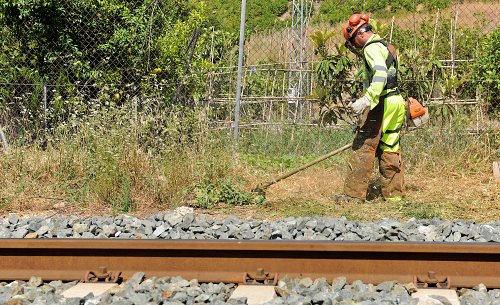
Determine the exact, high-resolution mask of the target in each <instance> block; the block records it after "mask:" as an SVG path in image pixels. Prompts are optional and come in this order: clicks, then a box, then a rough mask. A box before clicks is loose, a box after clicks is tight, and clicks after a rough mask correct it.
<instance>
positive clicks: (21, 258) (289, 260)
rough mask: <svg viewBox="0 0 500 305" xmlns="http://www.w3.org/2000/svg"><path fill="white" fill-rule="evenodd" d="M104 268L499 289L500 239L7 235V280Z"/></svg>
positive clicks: (2, 259)
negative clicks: (420, 281) (442, 282)
mask: <svg viewBox="0 0 500 305" xmlns="http://www.w3.org/2000/svg"><path fill="white" fill-rule="evenodd" d="M100 267H106V269H107V270H110V271H121V272H122V276H123V278H124V280H126V279H127V278H129V277H131V276H132V275H133V274H134V273H135V272H139V271H142V272H145V275H146V277H153V276H156V277H158V276H182V277H184V278H186V279H192V278H196V279H198V280H199V281H200V282H234V283H241V282H243V281H244V280H245V277H246V274H249V275H252V274H257V275H258V272H257V270H258V269H259V268H262V270H263V273H264V274H270V275H277V276H276V278H281V277H283V276H285V275H288V276H289V277H311V278H321V277H323V278H326V279H327V280H328V281H331V280H333V279H334V278H335V277H338V276H346V277H347V279H348V281H354V280H362V281H363V282H365V283H373V284H377V283H381V282H384V281H388V280H394V281H398V282H401V283H407V282H412V281H413V280H414V277H415V276H417V277H418V278H426V277H427V276H428V275H429V274H430V273H431V274H435V275H436V278H437V279H440V278H446V277H447V278H448V281H449V284H450V286H451V287H473V286H475V285H477V284H479V283H483V284H485V285H486V286H487V287H489V288H500V243H390V242H335V241H241V240H238V241H236V240H203V241H201V240H117V239H98V240H95V239H91V240H87V239H34V240H27V239H0V280H15V279H24V280H26V279H29V278H30V277H31V276H40V277H42V279H44V280H68V281H69V280H80V279H82V278H83V277H84V275H85V274H86V272H88V271H94V270H99V268H100ZM431 277H432V276H431Z"/></svg>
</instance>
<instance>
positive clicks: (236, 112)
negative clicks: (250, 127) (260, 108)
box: [234, 0, 247, 151]
mask: <svg viewBox="0 0 500 305" xmlns="http://www.w3.org/2000/svg"><path fill="white" fill-rule="evenodd" d="M246 8H247V1H246V0H241V20H240V50H239V55H238V79H237V82H236V105H235V108H234V147H235V151H237V149H238V129H239V125H240V101H241V76H242V74H243V53H244V52H245V49H244V46H245V18H246V17H245V16H246Z"/></svg>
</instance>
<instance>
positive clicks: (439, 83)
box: [0, 0, 500, 142]
mask: <svg viewBox="0 0 500 305" xmlns="http://www.w3.org/2000/svg"><path fill="white" fill-rule="evenodd" d="M217 3H219V2H218V1H213V3H212V4H209V6H208V7H206V6H205V5H203V4H202V3H201V2H200V3H194V4H193V3H191V2H189V1H175V0H145V1H139V0H137V1H119V0H115V1H109V2H108V1H97V0H77V1H38V0H33V1H9V2H8V3H3V4H0V48H1V49H2V50H1V52H0V126H1V127H3V131H4V133H5V134H6V135H7V138H9V139H11V140H15V139H21V138H22V139H25V140H28V141H39V140H42V142H43V141H46V139H47V134H52V133H54V131H55V130H56V129H58V128H61V126H64V127H66V128H69V129H71V128H79V127H77V126H78V124H76V123H75V121H78V122H85V121H86V120H89V119H90V118H95V117H99V114H100V113H102V112H105V111H109V110H110V109H114V108H117V107H121V108H122V109H126V110H124V111H125V112H126V113H127V114H130V118H129V119H127V120H124V122H122V124H131V125H137V124H141V125H143V126H148V128H149V129H150V130H151V131H152V132H153V133H154V134H155V135H156V136H158V137H159V138H160V139H161V138H162V137H163V136H165V134H164V133H163V131H161V128H160V126H164V125H168V124H169V122H170V121H171V120H172V119H173V118H177V117H178V116H179V115H181V116H182V115H185V114H183V113H184V111H183V110H179V109H180V108H183V107H184V109H185V107H188V108H190V109H203V115H202V117H203V120H204V122H205V123H206V126H209V127H211V128H226V127H229V128H230V127H231V126H232V125H233V108H234V101H235V94H236V79H237V70H238V69H237V57H238V53H237V51H238V48H237V47H238V46H237V44H238V41H237V35H238V32H237V30H238V29H237V28H236V27H235V26H234V21H236V22H239V13H240V12H239V2H238V1H236V2H235V3H236V4H232V6H231V7H230V9H229V8H225V7H224V5H227V4H220V7H217V6H216V5H217ZM220 3H224V2H220ZM248 3H249V7H248V9H247V10H248V14H247V16H248V18H247V25H248V26H247V32H246V35H245V37H246V40H245V61H244V69H243V83H242V99H241V103H242V105H241V126H256V125H283V124H306V125H317V124H333V125H334V124H338V123H339V119H342V115H343V112H342V107H341V106H342V104H341V101H342V100H344V99H345V98H346V97H349V96H354V95H357V94H360V90H361V88H362V86H361V84H360V80H359V75H358V73H357V71H358V70H359V68H360V65H359V63H358V61H357V60H356V59H355V58H354V57H353V56H352V55H349V53H348V52H347V50H345V49H344V48H343V47H342V46H341V45H342V35H341V30H342V26H343V24H344V22H345V21H346V20H347V19H348V17H349V16H350V15H351V14H352V13H353V12H356V11H363V12H367V13H369V14H370V17H371V19H372V23H373V25H374V27H375V30H376V31H377V32H378V33H379V34H380V35H381V36H384V37H385V38H386V39H387V40H389V41H391V42H392V43H393V44H395V45H396V47H397V48H398V52H399V54H400V66H401V69H400V74H401V77H400V79H401V83H400V87H401V89H402V91H403V92H404V93H405V95H407V96H413V97H416V98H418V99H419V100H421V101H423V102H424V103H427V104H432V105H435V111H436V112H435V114H436V115H438V116H442V117H445V116H447V115H452V114H453V113H454V112H456V111H457V109H459V107H462V106H465V108H466V109H468V111H470V114H474V115H475V116H476V117H477V120H478V122H479V121H481V120H482V119H483V118H484V117H486V116H487V115H488V113H491V112H492V111H494V109H497V110H498V107H499V106H498V92H499V85H498V74H497V72H496V71H497V65H498V60H499V53H498V52H499V51H498V47H499V40H500V38H499V36H500V34H499V29H498V24H499V20H500V18H499V17H500V16H499V14H500V13H499V12H500V3H498V2H496V1H485V2H479V1H458V0H420V1H407V0H395V1H368V0H366V1H358V0H324V1H308V0H293V1H282V0H275V1H265V2H263V1H258V0H248ZM267 5H271V6H272V7H271V8H270V7H268V6H267ZM259 10H266V12H267V11H269V12H271V16H270V17H269V16H267V15H266V16H267V17H266V18H267V19H265V20H264V19H263V17H262V16H264V13H262V12H261V11H259ZM215 15H217V16H218V17H217V18H215V17H213V16H215ZM263 20H264V21H265V22H264V21H263ZM269 20H271V21H269ZM225 22H227V24H225ZM231 22H233V23H231ZM118 117H119V116H118ZM173 128H174V129H176V132H177V133H179V134H180V133H182V132H183V129H182V128H181V127H178V126H177V127H173Z"/></svg>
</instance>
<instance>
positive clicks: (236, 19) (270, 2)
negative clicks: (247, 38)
mask: <svg viewBox="0 0 500 305" xmlns="http://www.w3.org/2000/svg"><path fill="white" fill-rule="evenodd" d="M288 2H289V1H288V0H252V1H247V12H246V16H247V18H246V20H247V23H246V25H245V29H246V32H248V33H254V32H258V31H262V30H267V29H270V28H275V27H279V26H282V25H283V24H284V23H283V22H281V21H280V20H279V19H278V17H279V16H281V15H283V14H284V13H285V12H287V11H288V10H289V4H288ZM207 11H208V13H209V18H210V20H211V21H212V23H213V24H215V25H216V26H217V27H220V28H221V29H222V30H224V31H226V32H229V33H232V34H235V37H237V34H238V33H239V30H240V14H241V1H240V0H229V1H228V0H211V1H207Z"/></svg>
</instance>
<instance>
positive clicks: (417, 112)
mask: <svg viewBox="0 0 500 305" xmlns="http://www.w3.org/2000/svg"><path fill="white" fill-rule="evenodd" d="M406 107H410V117H411V118H412V119H414V118H418V117H420V116H423V115H424V114H425V108H424V106H422V104H420V103H419V102H418V101H417V100H416V99H414V98H413V97H410V98H408V101H406Z"/></svg>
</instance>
